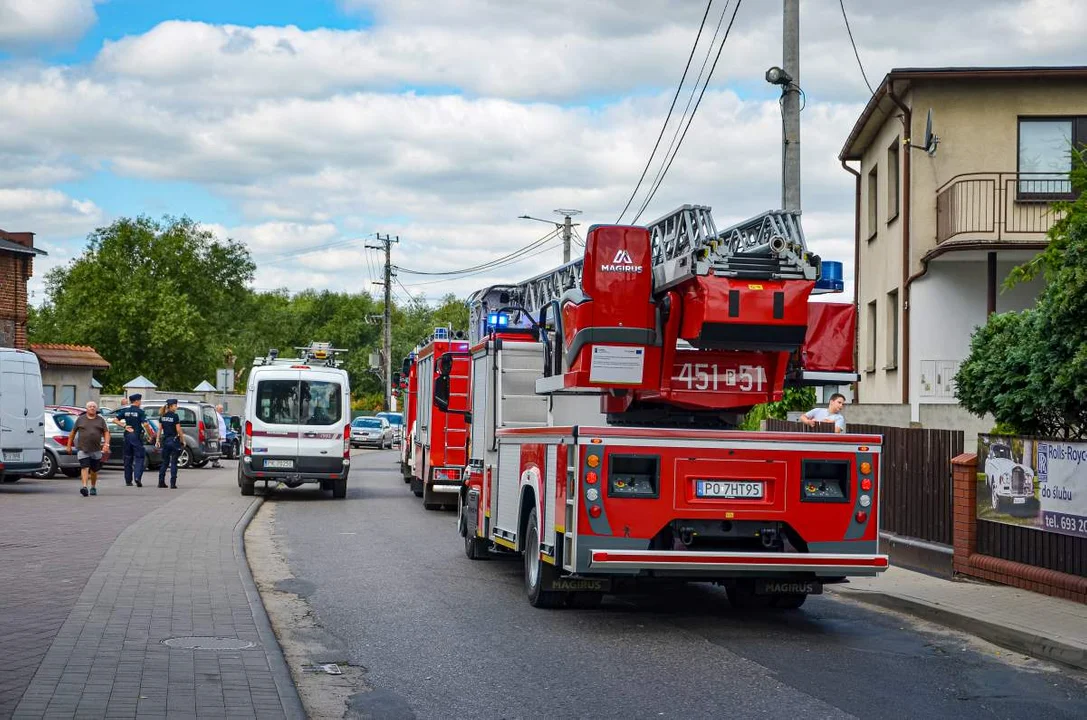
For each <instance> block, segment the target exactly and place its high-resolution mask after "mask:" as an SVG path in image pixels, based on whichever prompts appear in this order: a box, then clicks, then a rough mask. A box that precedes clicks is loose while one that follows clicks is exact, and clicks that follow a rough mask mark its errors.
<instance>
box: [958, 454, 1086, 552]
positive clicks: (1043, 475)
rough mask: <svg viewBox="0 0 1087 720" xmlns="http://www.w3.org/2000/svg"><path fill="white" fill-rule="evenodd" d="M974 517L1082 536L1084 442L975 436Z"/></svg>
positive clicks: (1084, 504)
mask: <svg viewBox="0 0 1087 720" xmlns="http://www.w3.org/2000/svg"><path fill="white" fill-rule="evenodd" d="M977 517H978V519H979V520H988V521H990V522H1002V523H1008V524H1010V525H1020V526H1023V527H1032V528H1037V529H1039V530H1048V531H1050V532H1055V533H1060V534H1062V535H1076V536H1078V537H1085V538H1087V443H1083V442H1078V443H1077V442H1063V441H1060V440H1041V439H1038V438H1025V437H1016V436H1009V435H979V436H978V506H977Z"/></svg>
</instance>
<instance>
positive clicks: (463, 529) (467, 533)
mask: <svg viewBox="0 0 1087 720" xmlns="http://www.w3.org/2000/svg"><path fill="white" fill-rule="evenodd" d="M467 499H468V498H467V496H465V497H464V498H463V499H462V500H461V512H460V520H458V521H457V529H458V530H459V531H460V534H461V537H463V538H464V554H465V555H467V556H468V559H469V560H490V559H491V553H490V552H489V551H488V550H487V543H486V540H484V539H483V538H481V537H479V536H478V535H476V529H475V528H472V529H471V530H469V529H468V516H467V515H466V514H465V505H467V502H466V501H467Z"/></svg>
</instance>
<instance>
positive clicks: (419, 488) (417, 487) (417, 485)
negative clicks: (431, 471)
mask: <svg viewBox="0 0 1087 720" xmlns="http://www.w3.org/2000/svg"><path fill="white" fill-rule="evenodd" d="M409 482H411V491H412V492H413V493H415V497H423V481H422V480H420V479H419V478H417V477H413V478H412V479H411V480H410V481H409Z"/></svg>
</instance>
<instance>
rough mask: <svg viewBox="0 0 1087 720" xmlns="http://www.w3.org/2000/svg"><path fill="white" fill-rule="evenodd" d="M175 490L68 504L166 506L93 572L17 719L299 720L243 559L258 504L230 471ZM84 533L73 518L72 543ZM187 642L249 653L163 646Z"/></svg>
mask: <svg viewBox="0 0 1087 720" xmlns="http://www.w3.org/2000/svg"><path fill="white" fill-rule="evenodd" d="M180 480H181V484H182V486H183V487H185V488H186V489H184V490H182V491H175V492H173V493H171V492H170V491H164V490H159V489H157V488H153V487H144V488H143V489H142V491H141V490H138V489H130V488H124V487H121V488H118V489H114V490H110V491H109V492H108V493H106V494H103V495H100V496H98V497H97V498H88V499H82V498H80V497H79V496H78V494H77V495H75V497H74V498H73V499H72V502H73V503H76V504H81V503H91V502H98V503H104V502H110V498H111V497H114V498H116V500H117V501H118V502H121V498H125V500H126V501H127V496H123V495H121V492H122V491H126V492H127V491H129V490H131V491H133V492H142V493H145V494H147V495H148V496H149V497H152V498H153V499H149V500H147V501H148V502H159V503H161V504H160V505H159V506H158V507H157V508H154V509H151V510H150V512H146V513H145V514H143V516H142V517H140V518H138V519H136V520H135V522H133V523H132V524H130V525H129V526H128V527H127V528H126V529H124V531H123V532H121V533H120V535H119V536H118V537H117V539H116V540H115V541H114V542H113V544H112V545H111V546H110V547H109V549H108V551H106V552H105V554H104V556H103V557H102V559H101V561H100V562H98V563H97V567H96V568H95V569H94V571H93V573H92V574H91V575H90V577H89V579H88V580H87V581H86V583H85V585H84V586H83V587H82V590H81V592H80V594H79V597H78V599H77V600H76V602H75V604H74V606H73V607H72V609H71V612H70V613H69V614H68V615H67V618H66V619H65V620H64V622H63V625H62V626H61V627H60V629H59V631H58V632H57V633H56V635H55V638H54V639H53V641H52V644H51V646H49V648H48V652H46V653H45V656H44V659H43V660H42V661H41V663H40V665H39V666H38V667H37V670H36V672H35V673H34V675H33V679H32V680H31V682H30V684H29V686H28V687H27V689H26V691H25V693H23V695H22V698H21V701H20V702H19V704H18V706H17V707H16V709H15V711H14V716H15V717H17V718H38V717H73V716H76V715H78V716H79V717H106V716H109V717H167V716H168V717H170V718H175V717H231V718H234V717H251V718H256V717H259V718H279V717H301V715H302V709H301V703H300V702H299V701H298V696H297V693H296V692H295V690H294V686H293V685H292V684H291V681H290V676H289V673H288V672H287V668H286V664H285V663H284V661H283V657H282V653H281V651H280V649H279V646H278V644H277V643H276V641H275V637H274V635H272V634H271V629H270V626H269V625H268V622H267V617H266V616H265V615H264V610H263V607H262V606H260V600H259V596H257V594H256V589H255V587H253V585H252V579H251V577H250V576H249V570H248V567H247V566H246V564H245V559H244V555H243V554H242V551H241V550H240V548H241V545H240V541H241V536H240V531H241V529H242V527H243V526H244V523H242V522H240V521H242V520H243V519H246V520H247V518H248V515H247V513H251V512H252V511H253V510H255V508H256V503H259V502H260V500H259V499H256V500H254V499H253V498H243V497H241V496H240V494H239V493H238V489H237V485H236V484H235V481H234V475H233V472H232V468H231V469H224V470H222V471H209V470H193V471H187V472H185V473H184V474H183V475H182V477H181V478H180ZM118 496H120V497H118ZM159 498H162V499H159ZM41 522H42V523H48V522H49V519H48V517H45V516H43V517H41ZM80 524H81V523H80V522H79V521H78V516H77V518H76V520H75V522H74V523H73V525H74V526H69V527H67V528H63V529H61V532H62V533H65V534H66V535H67V542H68V543H69V544H72V545H75V544H78V543H79V542H80V536H81V534H82V533H81V532H80ZM43 569H44V570H46V571H47V572H48V571H49V568H48V567H46V566H44V564H43ZM251 602H255V603H256V606H255V607H254V606H252V605H251ZM187 636H204V637H209V638H231V639H236V640H239V641H242V643H244V644H250V647H249V648H248V649H240V650H225V651H223V650H202V649H197V650H189V649H175V648H172V647H168V646H166V645H165V644H163V642H164V641H165V640H168V639H170V638H184V637H187Z"/></svg>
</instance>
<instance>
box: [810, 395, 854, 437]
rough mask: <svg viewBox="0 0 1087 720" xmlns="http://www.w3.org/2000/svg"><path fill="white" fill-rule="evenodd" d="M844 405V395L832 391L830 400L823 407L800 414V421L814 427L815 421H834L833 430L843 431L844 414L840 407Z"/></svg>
mask: <svg viewBox="0 0 1087 720" xmlns="http://www.w3.org/2000/svg"><path fill="white" fill-rule="evenodd" d="M843 407H845V395H842V394H841V393H834V394H833V395H831V396H830V402H829V403H827V406H826V407H825V408H813V409H811V410H809V411H808V412H806V413H804V414H803V415H801V416H800V422H802V423H804V424H805V425H807V426H809V427H815V424H816V423H821V422H822V423H834V432H836V433H844V432H845V416H844V415H842V408H843Z"/></svg>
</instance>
